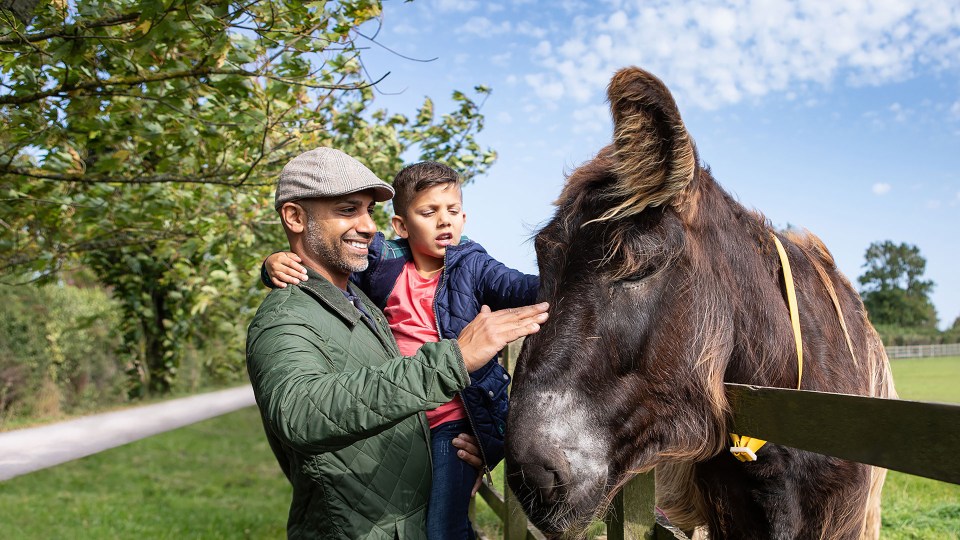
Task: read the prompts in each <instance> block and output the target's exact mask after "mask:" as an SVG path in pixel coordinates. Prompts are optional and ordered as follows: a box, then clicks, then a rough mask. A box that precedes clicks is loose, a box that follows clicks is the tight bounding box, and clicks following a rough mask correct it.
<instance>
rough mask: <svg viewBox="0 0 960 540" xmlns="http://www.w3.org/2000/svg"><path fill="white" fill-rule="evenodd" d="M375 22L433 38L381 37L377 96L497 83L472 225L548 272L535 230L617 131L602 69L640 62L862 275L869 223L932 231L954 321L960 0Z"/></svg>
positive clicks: (700, 129) (884, 233) (434, 4)
mask: <svg viewBox="0 0 960 540" xmlns="http://www.w3.org/2000/svg"><path fill="white" fill-rule="evenodd" d="M374 26H375V25H368V26H367V27H366V30H367V31H372V30H374V29H375V28H374ZM376 41H377V43H378V44H380V45H383V46H386V47H389V48H390V49H392V50H394V51H396V52H398V53H400V54H403V55H405V56H409V57H413V58H418V59H433V58H436V60H433V61H431V62H414V61H410V60H405V59H403V58H401V57H399V56H397V55H395V54H392V53H390V52H387V51H386V50H385V49H383V48H381V47H380V46H379V45H377V44H372V43H370V44H369V45H370V47H371V49H370V51H369V52H370V54H369V55H368V56H367V59H366V61H365V64H366V68H367V69H368V71H369V72H370V75H371V77H374V78H378V77H380V76H382V75H383V74H385V73H386V72H388V71H389V72H390V75H389V76H388V77H387V78H386V79H385V80H384V81H383V82H382V83H380V84H379V85H378V89H379V91H380V93H378V95H377V97H376V100H377V105H378V106H380V107H383V108H387V109H390V110H391V111H397V112H411V111H412V110H413V108H414V107H415V106H416V105H417V104H418V103H419V102H420V101H422V99H423V97H424V96H427V95H429V96H431V97H433V98H434V99H435V100H436V101H437V104H438V110H440V111H443V110H449V108H450V105H449V100H448V99H447V98H448V96H449V95H450V92H451V91H452V90H453V89H460V90H463V91H469V90H470V89H472V88H473V87H474V86H475V85H478V84H485V85H488V86H490V87H492V88H493V94H492V95H491V96H490V98H489V99H488V100H487V101H486V102H485V104H484V106H483V112H484V114H485V115H486V128H485V129H484V131H483V132H482V133H481V134H480V136H479V140H480V142H481V143H482V144H483V145H485V146H490V147H492V148H494V149H496V150H497V151H498V153H499V160H498V162H497V163H496V164H495V165H494V166H493V168H492V169H491V171H490V172H489V174H487V175H485V176H483V177H481V178H478V179H477V180H476V181H475V182H474V183H473V184H471V185H470V186H468V187H467V188H466V189H465V190H464V196H465V207H466V211H467V215H468V219H467V228H466V233H467V234H468V235H469V236H470V237H471V238H473V239H475V240H477V241H479V242H481V243H482V244H483V245H484V246H485V247H486V248H487V250H488V251H490V252H491V253H492V254H493V255H494V256H495V257H497V258H498V259H500V260H501V261H503V262H504V263H506V264H507V265H509V266H512V267H514V268H518V269H520V270H523V271H526V272H536V259H535V255H534V253H533V245H532V242H531V241H530V237H531V235H532V234H533V232H535V231H536V230H537V228H538V227H539V226H541V225H542V224H544V223H545V222H546V221H547V220H548V219H549V218H550V216H551V215H552V213H553V206H552V201H553V200H554V199H555V198H556V196H557V195H558V194H559V192H560V189H561V187H562V186H563V182H564V177H565V174H566V173H569V172H570V171H571V170H572V169H573V168H575V167H576V166H577V165H579V164H581V163H583V162H585V161H587V160H589V159H590V158H591V157H592V156H593V155H594V154H595V153H596V152H597V151H598V150H599V149H600V148H602V147H603V146H604V145H606V144H607V143H608V142H609V141H610V136H611V124H610V120H609V113H608V110H607V107H606V103H605V94H604V91H605V87H606V84H607V82H608V81H609V79H610V76H611V75H612V74H613V72H614V71H616V70H617V69H618V68H620V67H623V66H628V65H637V66H640V67H643V68H645V69H647V70H649V71H651V72H653V73H654V74H656V75H657V76H659V77H660V78H661V79H663V80H664V82H665V83H666V84H667V86H668V87H669V88H670V89H671V91H672V92H673V93H674V97H675V98H676V100H677V103H678V105H679V107H680V112H681V114H682V115H683V118H684V120H685V122H686V124H687V128H688V130H689V132H690V133H691V134H692V136H693V137H694V139H695V140H696V143H697V146H698V149H699V152H700V157H701V159H702V161H704V162H705V163H706V164H707V165H709V166H710V167H711V169H712V171H713V174H714V177H715V178H716V179H717V180H718V181H719V182H720V184H721V185H722V186H723V187H724V188H725V189H726V190H727V191H729V192H730V193H731V194H733V195H734V196H735V197H736V198H737V199H738V200H739V201H740V202H741V203H742V204H744V205H745V206H747V207H748V208H754V209H757V210H759V211H761V212H763V213H764V214H765V215H766V216H767V217H768V218H769V219H770V220H771V221H772V222H773V223H774V225H777V226H781V227H782V226H786V225H787V224H790V225H794V226H798V227H804V228H807V229H809V230H810V231H812V232H813V233H815V234H817V235H818V236H820V237H821V238H822V239H823V240H824V242H825V243H826V244H827V246H828V247H829V248H830V250H831V251H832V252H833V254H834V257H835V258H836V260H837V264H838V266H839V267H840V269H841V270H842V271H843V272H844V273H845V274H846V275H847V277H848V278H849V279H850V280H851V281H852V282H854V284H856V278H857V276H859V275H860V274H861V273H862V271H863V270H862V265H863V262H864V260H863V254H864V251H865V250H866V248H867V246H868V245H869V244H870V243H871V242H875V241H883V240H893V241H894V242H907V243H910V244H914V245H916V246H918V247H919V248H920V251H921V253H922V254H923V255H924V257H926V259H927V272H926V275H925V277H926V278H927V279H932V280H933V281H934V282H935V283H936V289H935V290H934V293H933V295H932V299H933V302H934V305H935V306H936V308H937V313H938V316H939V318H940V326H941V327H943V326H945V325H949V324H951V323H952V322H953V320H954V319H955V318H957V317H958V316H960V252H958V246H960V241H958V239H957V235H958V232H960V166H958V161H960V3H958V2H956V1H955V0H949V1H948V0H925V1H919V0H917V1H908V0H904V1H897V0H885V1H873V0H870V1H847V2H824V1H820V0H809V1H808V0H800V1H793V2H785V1H775V0H757V1H753V0H742V1H717V2H693V1H672V2H662V1H641V0H634V1H619V0H609V1H607V0H601V1H577V0H569V1H556V2H545V1H539V2H538V1H517V0H513V1H506V0H504V1H475V0H461V1H454V0H417V1H415V2H412V3H406V2H400V1H389V0H388V1H386V2H384V16H383V20H382V28H380V32H379V34H378V36H377V38H376Z"/></svg>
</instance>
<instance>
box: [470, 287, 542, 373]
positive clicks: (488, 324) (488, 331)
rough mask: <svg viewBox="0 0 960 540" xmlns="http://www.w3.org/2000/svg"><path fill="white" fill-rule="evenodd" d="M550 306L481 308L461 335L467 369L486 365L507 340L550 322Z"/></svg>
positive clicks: (534, 331)
mask: <svg viewBox="0 0 960 540" xmlns="http://www.w3.org/2000/svg"><path fill="white" fill-rule="evenodd" d="M549 307H550V305H549V304H547V303H546V302H543V303H541V304H536V305H533V306H524V307H519V308H510V309H502V310H500V311H490V308H489V307H487V306H483V307H481V308H480V314H479V315H477V317H476V318H475V319H473V320H472V321H470V324H468V325H467V326H466V327H465V328H464V329H463V331H462V332H460V335H459V336H457V343H458V344H459V345H460V354H462V355H463V363H464V364H466V366H467V371H469V372H470V373H473V372H474V371H476V370H478V369H480V368H481V367H483V366H484V364H486V363H487V362H488V361H490V359H491V358H493V356H494V355H495V354H497V353H498V352H500V349H503V348H504V347H505V346H506V345H507V343H510V342H511V341H513V340H515V339H519V338H521V337H523V336H528V335H530V334H533V333H536V332H537V331H539V330H540V325H541V324H543V323H544V322H546V321H547V309H548V308H549Z"/></svg>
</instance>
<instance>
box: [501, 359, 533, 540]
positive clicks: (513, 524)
mask: <svg viewBox="0 0 960 540" xmlns="http://www.w3.org/2000/svg"><path fill="white" fill-rule="evenodd" d="M522 344H523V340H519V341H514V342H513V343H508V344H507V346H506V347H505V348H504V349H503V354H502V355H501V359H502V361H503V367H504V369H506V370H507V373H509V374H510V377H511V378H512V377H513V369H514V368H515V367H516V365H517V357H518V356H520V346H521V345H522ZM508 472H509V471H508V470H507V464H506V462H504V464H503V503H504V513H503V515H504V518H503V540H525V539H526V538H527V528H528V525H529V522H528V521H527V515H526V514H524V513H523V507H521V506H520V501H518V500H517V496H516V495H514V494H513V490H511V489H510V486H509V485H507V473H508Z"/></svg>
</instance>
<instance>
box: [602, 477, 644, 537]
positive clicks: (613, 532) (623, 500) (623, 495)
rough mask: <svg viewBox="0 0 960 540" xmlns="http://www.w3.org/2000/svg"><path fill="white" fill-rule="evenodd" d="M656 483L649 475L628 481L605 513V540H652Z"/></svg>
mask: <svg viewBox="0 0 960 540" xmlns="http://www.w3.org/2000/svg"><path fill="white" fill-rule="evenodd" d="M655 486H656V480H655V474H654V473H653V472H649V473H646V474H638V475H637V476H635V477H634V478H633V479H631V480H630V481H629V482H627V484H626V485H625V486H623V489H621V490H620V493H617V495H616V496H615V497H614V499H613V503H612V504H611V505H610V509H609V510H608V511H607V518H606V522H607V539H608V540H644V539H647V538H655V537H656V532H655V528H654V527H655V526H656V514H655V513H654V512H655V506H656V489H655Z"/></svg>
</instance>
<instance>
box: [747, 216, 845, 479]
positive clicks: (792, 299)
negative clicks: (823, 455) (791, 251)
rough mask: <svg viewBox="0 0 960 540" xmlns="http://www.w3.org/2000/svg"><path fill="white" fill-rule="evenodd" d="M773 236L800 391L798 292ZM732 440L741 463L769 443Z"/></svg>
mask: <svg viewBox="0 0 960 540" xmlns="http://www.w3.org/2000/svg"><path fill="white" fill-rule="evenodd" d="M771 235H772V236H773V241H774V243H776V244H777V253H778V254H779V255H780V267H781V268H782V269H783V283H784V286H785V288H786V290H787V305H788V306H789V308H790V324H791V325H792V326H793V340H794V341H795V342H796V344H797V390H799V389H800V383H801V381H802V380H803V341H802V340H801V338H800V311H799V310H798V309H797V291H796V290H795V289H794V287H793V273H792V272H791V271H790V261H789V259H787V252H786V250H785V249H783V244H781V243H780V239H779V238H777V235H776V234H773V233H771ZM838 309H839V306H838ZM841 322H842V319H841ZM851 352H852V351H851ZM730 440H732V441H733V446H731V447H730V453H732V454H733V456H734V457H735V458H737V459H739V460H740V461H756V460H757V451H758V450H760V447H762V446H763V445H764V444H766V443H767V441H764V440H763V439H754V438H752V437H746V436H743V437H741V436H740V435H736V434H734V433H731V434H730Z"/></svg>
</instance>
